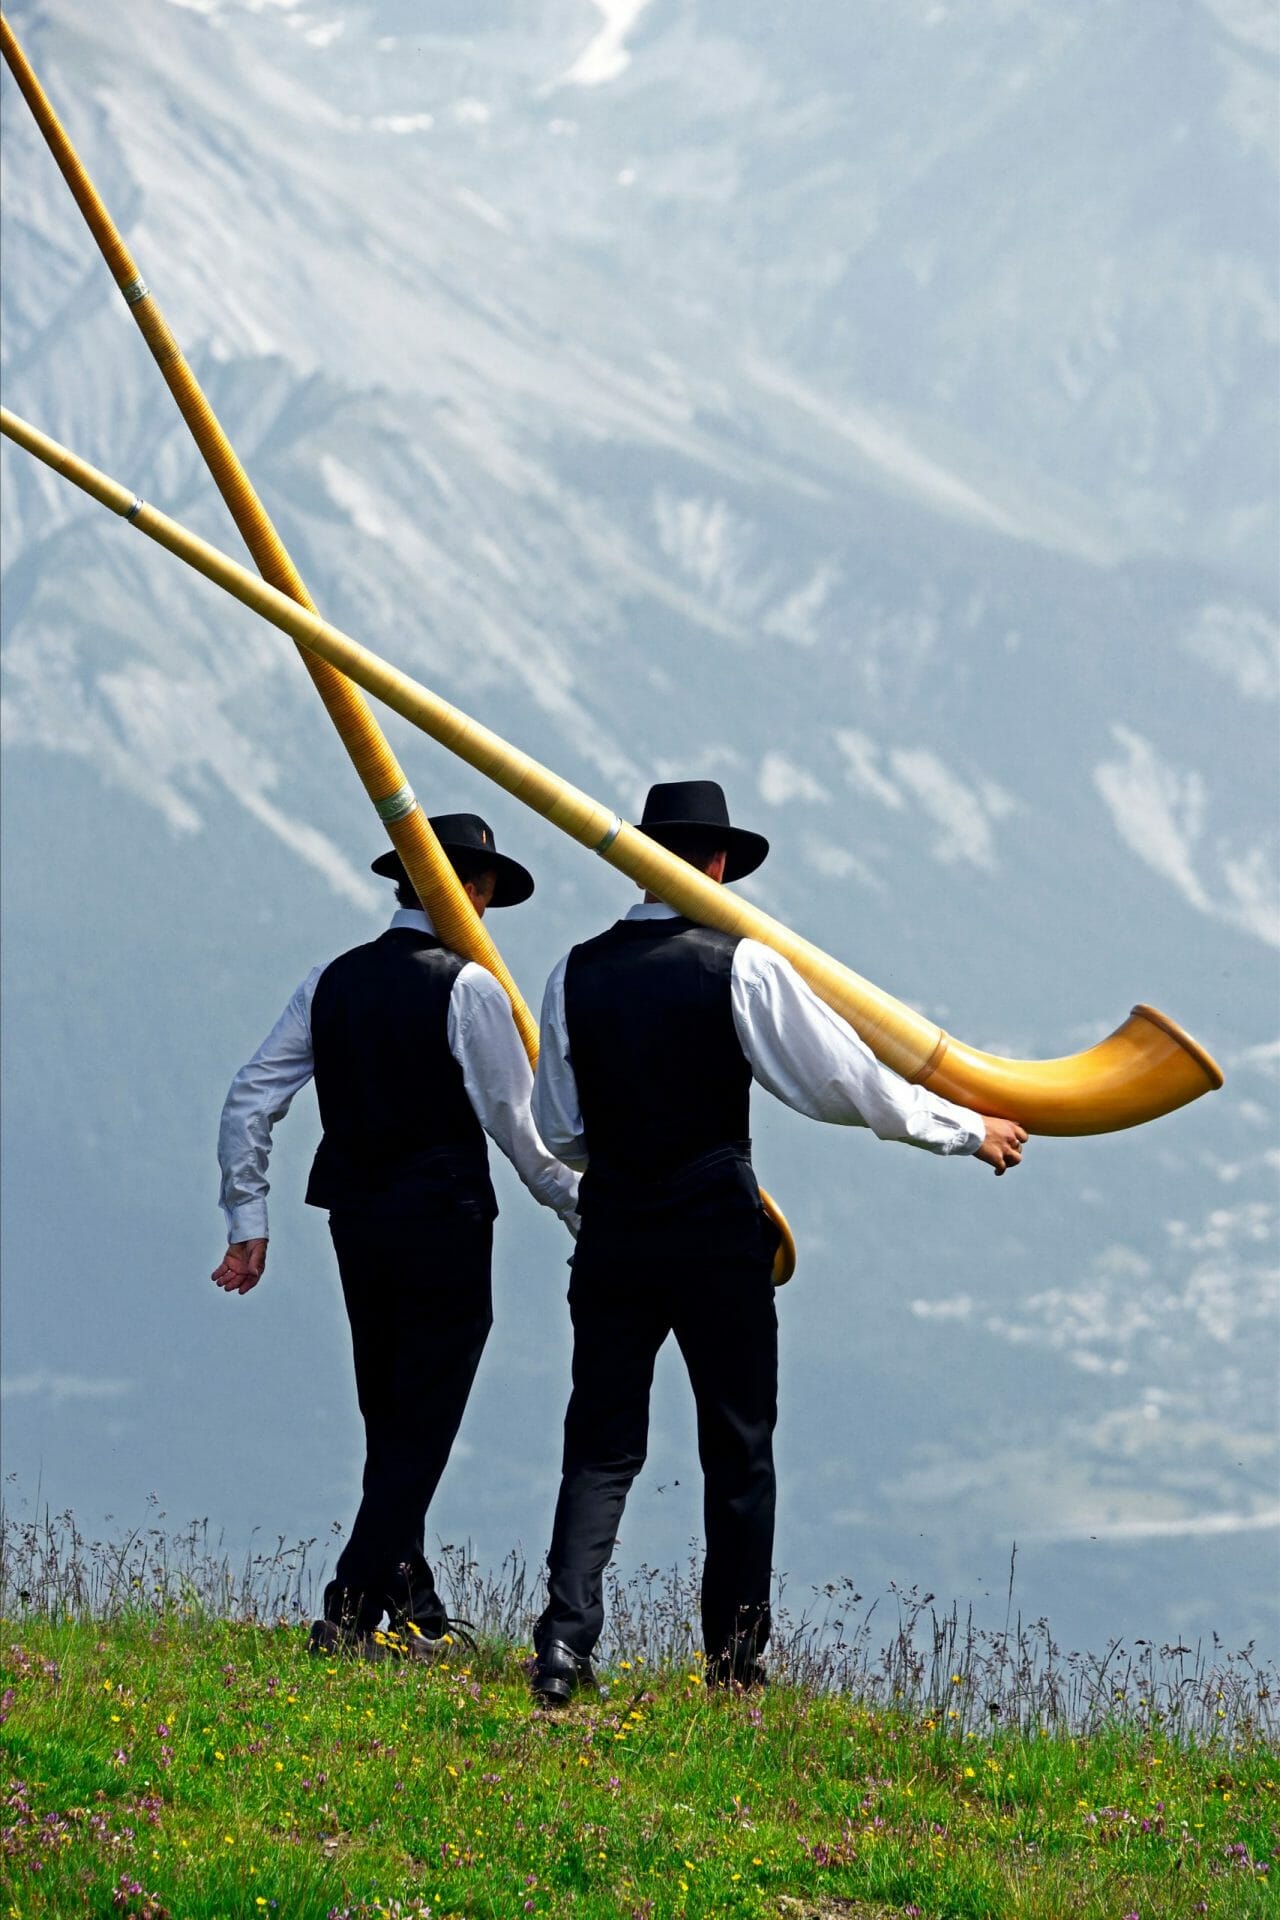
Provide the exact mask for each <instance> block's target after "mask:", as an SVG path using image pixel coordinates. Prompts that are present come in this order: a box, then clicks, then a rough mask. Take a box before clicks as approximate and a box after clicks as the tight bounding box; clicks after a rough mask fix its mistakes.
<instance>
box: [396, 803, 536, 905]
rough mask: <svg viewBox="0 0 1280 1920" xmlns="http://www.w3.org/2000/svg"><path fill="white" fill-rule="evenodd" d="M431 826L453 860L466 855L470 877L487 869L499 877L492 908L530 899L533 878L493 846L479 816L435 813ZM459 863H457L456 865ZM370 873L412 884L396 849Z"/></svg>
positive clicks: (489, 831) (483, 821) (483, 822)
mask: <svg viewBox="0 0 1280 1920" xmlns="http://www.w3.org/2000/svg"><path fill="white" fill-rule="evenodd" d="M428 824H429V825H430V827H431V829H432V831H433V832H434V834H435V836H436V839H437V840H438V841H439V842H440V845H441V846H442V847H443V848H444V850H445V852H446V853H447V854H448V855H449V857H450V859H451V860H453V857H454V855H455V854H461V855H463V856H464V860H463V864H464V868H465V870H466V871H467V873H468V874H470V873H473V872H479V871H482V870H483V869H484V868H486V867H488V868H491V869H492V871H493V872H494V873H496V874H497V876H498V878H497V883H496V885H495V886H494V889H493V898H492V900H491V901H490V902H489V905H490V906H491V907H518V906H519V905H520V902H521V901H522V900H527V899H528V898H529V895H530V894H531V893H532V892H533V875H532V874H531V873H530V872H529V871H528V869H527V868H525V867H522V866H521V865H520V862H519V861H518V860H512V859H511V857H510V856H509V855H508V854H505V853H499V852H498V849H497V847H496V846H495V845H494V840H493V828H492V827H491V826H490V825H489V823H488V821H487V820H482V819H481V818H480V815H479V814H478V813H434V814H432V816H431V818H430V821H429V822H428ZM457 864H458V863H457V861H456V860H455V861H454V865H455V866H456V865H457ZM370 871H371V872H373V873H377V874H381V876H382V878H383V879H384V880H395V881H397V882H401V883H403V884H404V885H406V886H408V885H410V884H411V882H410V880H409V876H408V874H407V873H406V872H405V869H404V862H403V860H401V858H400V855H399V854H398V853H397V852H396V851H395V849H394V848H392V850H391V852H390V853H380V854H379V855H378V858H377V859H376V860H374V861H373V862H372V863H371V868H370Z"/></svg>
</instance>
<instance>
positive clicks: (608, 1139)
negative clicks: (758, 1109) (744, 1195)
mask: <svg viewBox="0 0 1280 1920" xmlns="http://www.w3.org/2000/svg"><path fill="white" fill-rule="evenodd" d="M737 944H738V943H737V940H736V939H735V938H734V937H733V936H732V935H731V934H727V933H719V932H716V931H714V930H713V929H712V928H709V927H697V926H694V925H693V923H692V922H691V921H689V920H684V919H665V918H664V919H660V920H620V921H618V923H617V925H616V926H612V927H610V928H609V929H608V931H607V932H605V933H602V934H600V935H598V936H597V938H596V939H594V940H588V941H586V942H585V943H584V944H583V945H582V946H580V947H575V948H574V949H573V951H572V952H571V953H570V955H569V959H568V964H567V966H566V968H565V979H564V1009H565V1024H566V1027H567V1029H568V1034H569V1052H570V1056H571V1059H572V1062H573V1072H574V1078H575V1080H576V1081H577V1086H578V1099H579V1103H580V1106H581V1110H582V1124H583V1132H584V1134H585V1136H586V1141H587V1150H588V1152H589V1154H590V1156H591V1161H590V1166H589V1168H588V1171H587V1175H586V1178H585V1180H584V1182H583V1200H584V1210H585V1208H586V1207H587V1206H589V1196H590V1195H591V1193H592V1192H593V1191H594V1192H595V1194H596V1195H597V1196H601V1195H602V1194H603V1192H605V1191H606V1190H607V1191H608V1192H609V1194H610V1195H622V1194H624V1193H625V1194H627V1195H629V1196H630V1197H631V1198H632V1199H646V1198H647V1199H653V1200H659V1199H660V1198H661V1196H662V1194H663V1192H666V1193H669V1194H673V1195H674V1194H675V1193H676V1191H677V1190H679V1191H687V1190H688V1189H689V1188H690V1186H691V1185H696V1184H697V1183H698V1181H699V1178H700V1174H701V1171H702V1170H709V1169H713V1168H714V1167H715V1166H716V1164H717V1163H718V1162H720V1161H721V1160H722V1159H723V1157H724V1156H725V1155H726V1154H727V1153H732V1154H733V1155H734V1156H735V1157H736V1158H737V1159H739V1160H745V1159H746V1157H747V1155H749V1152H750V1140H749V1138H748V1136H749V1134H750V1088H751V1068H750V1066H749V1065H748V1063H747V1060H746V1058H745V1056H744V1055H743V1052H742V1048H741V1046H740V1045H739V1043H738V1036H737V1033H736V1032H735V1030H734V1025H733V1006H732V1000H731V979H732V970H733V954H734V949H735V947H736V946H737Z"/></svg>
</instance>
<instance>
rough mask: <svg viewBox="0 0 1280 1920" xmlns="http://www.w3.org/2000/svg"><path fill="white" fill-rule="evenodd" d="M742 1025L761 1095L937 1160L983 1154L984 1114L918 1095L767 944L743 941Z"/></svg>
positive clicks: (736, 1019)
mask: <svg viewBox="0 0 1280 1920" xmlns="http://www.w3.org/2000/svg"><path fill="white" fill-rule="evenodd" d="M732 1004H733V1024H734V1028H735V1031H736V1032H737V1035H738V1041H739V1044H740V1045H741V1047H742V1051H743V1052H744V1053H745V1054H746V1056H747V1059H748V1061H749V1062H750V1064H751V1070H752V1072H753V1074H754V1075H755V1077H756V1079H757V1080H758V1081H759V1082H760V1084H761V1086H763V1087H767V1088H768V1090H769V1092H770V1093H772V1094H776V1096H777V1098H778V1099H779V1100H782V1101H785V1103H786V1104H787V1106H789V1107H794V1108H795V1109H796V1111H797V1112H798V1113H803V1114H807V1115H808V1116H809V1118H810V1119H811V1120H827V1121H830V1122H832V1123H834V1124H835V1125H836V1126H844V1127H870V1129H871V1131H872V1132H873V1133H874V1134H875V1135H876V1137H877V1139H879V1140H901V1141H905V1142H906V1143H907V1144H908V1145H909V1146H913V1147H924V1148H925V1149H926V1151H927V1152H929V1153H944V1154H950V1153H976V1152H977V1150H978V1148H979V1147H980V1146H981V1145H982V1142H983V1139H984V1138H985V1136H986V1127H985V1125H984V1123H983V1120H982V1117H981V1115H980V1114H977V1113H972V1112H971V1111H970V1110H969V1108H968V1107H960V1106H957V1105H956V1104H955V1102H954V1101H951V1100H945V1099H943V1097H942V1095H941V1094H937V1093H930V1092H929V1091H928V1090H927V1088H925V1087H918V1086H913V1085H912V1084H911V1083H910V1082H909V1081H907V1080H904V1079H903V1078H902V1077H901V1075H900V1074H897V1073H895V1072H894V1071H893V1069H892V1068H891V1067H886V1066H884V1065H883V1064H882V1063H881V1062H880V1061H879V1060H877V1059H876V1057H875V1055H874V1054H873V1053H872V1051H871V1049H870V1047H869V1046H868V1045H867V1044H866V1042H865V1040H863V1039H862V1038H861V1037H860V1036H859V1035H858V1034H856V1033H855V1032H854V1030H853V1028H852V1027H851V1026H850V1025H849V1024H848V1022H847V1021H845V1020H842V1019H841V1018H840V1016H839V1014H838V1013H834V1012H833V1011H832V1010H831V1008H830V1007H828V1006H827V1005H826V1004H825V1002H823V1001H821V1000H819V998H818V996H817V994H816V993H814V991H813V989H812V988H811V987H810V986H808V985H807V984H806V982H805V981H803V980H802V979H801V978H800V975H799V974H798V973H797V972H796V970H795V968H794V967H793V966H791V964H790V963H789V962H788V961H787V960H784V959H783V957H782V955H781V954H778V953H775V952H774V951H773V949H772V948H771V947H766V946H762V945H761V943H760V942H759V941H758V940H740V941H739V942H738V945H737V947H736V949H735V951H734V956H733V974H732Z"/></svg>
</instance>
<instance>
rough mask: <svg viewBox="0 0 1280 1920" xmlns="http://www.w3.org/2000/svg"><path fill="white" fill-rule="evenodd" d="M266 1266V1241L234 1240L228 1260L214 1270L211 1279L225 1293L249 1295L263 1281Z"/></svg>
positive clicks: (228, 1253)
mask: <svg viewBox="0 0 1280 1920" xmlns="http://www.w3.org/2000/svg"><path fill="white" fill-rule="evenodd" d="M266 1264H267V1243H266V1241H265V1240H233V1241H232V1242H231V1245H230V1246H229V1247H228V1248H227V1257H226V1259H225V1260H224V1261H223V1263H222V1265H221V1266H220V1267H215V1268H214V1270H213V1272H212V1274H211V1275H210V1278H211V1279H212V1281H213V1284H214V1286H215V1287H221V1288H222V1289H223V1291H224V1293H249V1292H250V1291H251V1290H252V1289H253V1288H254V1287H256V1286H257V1284H258V1282H259V1280H261V1278H262V1269H263V1268H264V1267H265V1266H266Z"/></svg>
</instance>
